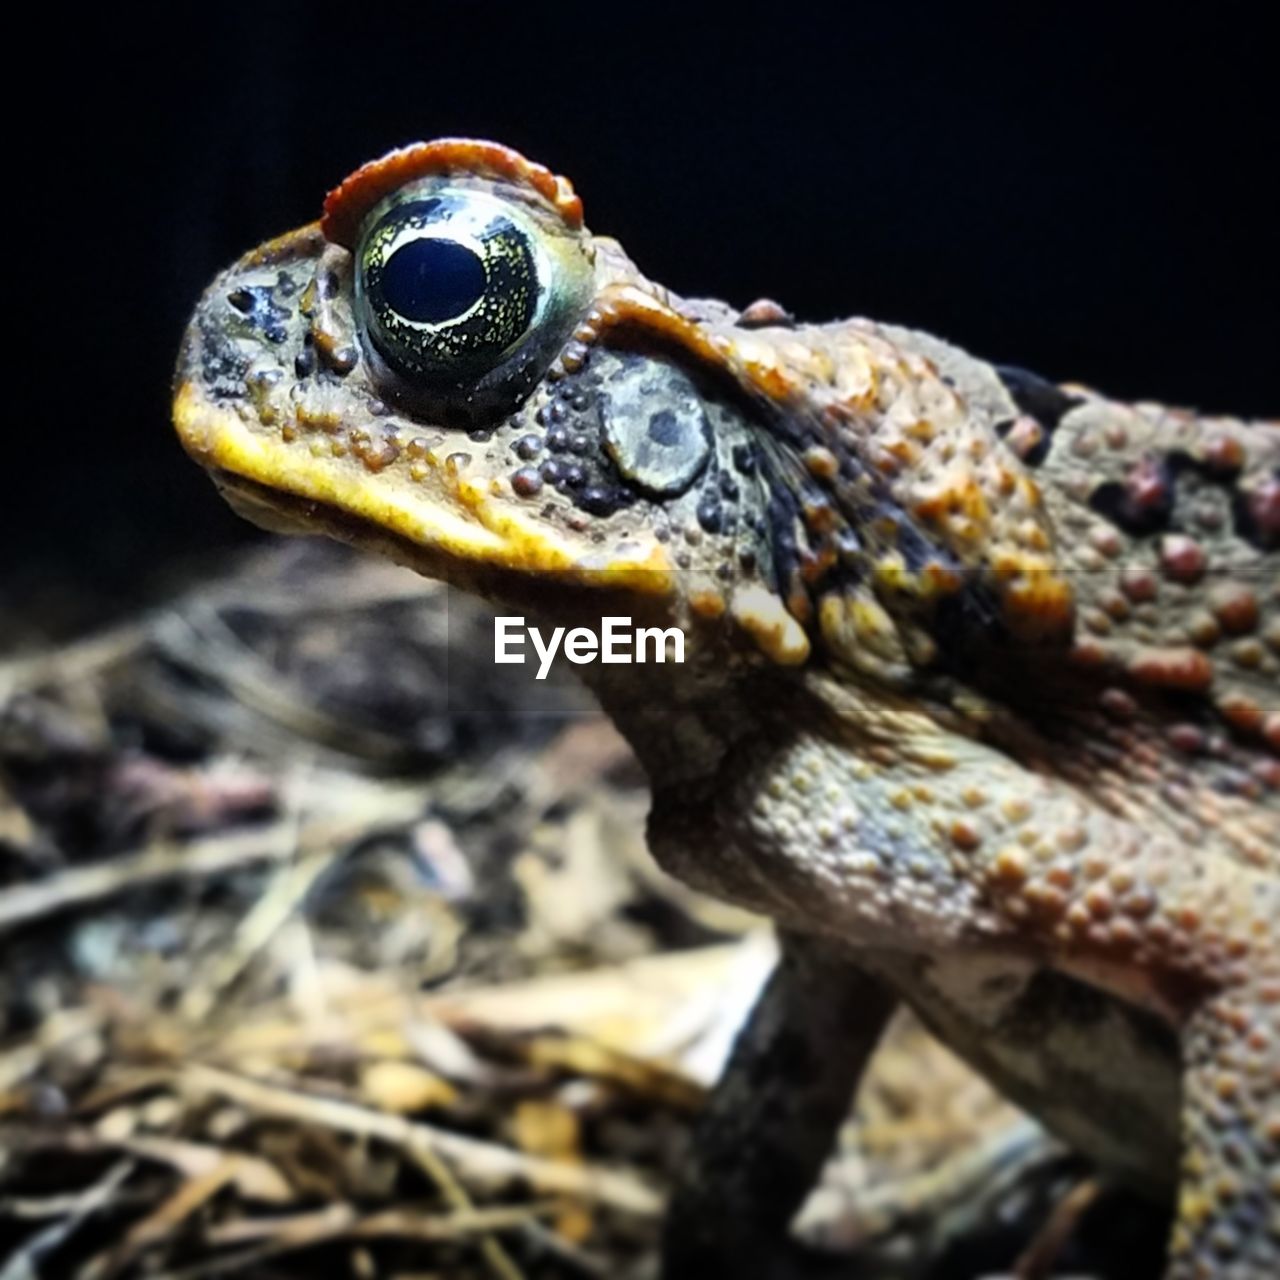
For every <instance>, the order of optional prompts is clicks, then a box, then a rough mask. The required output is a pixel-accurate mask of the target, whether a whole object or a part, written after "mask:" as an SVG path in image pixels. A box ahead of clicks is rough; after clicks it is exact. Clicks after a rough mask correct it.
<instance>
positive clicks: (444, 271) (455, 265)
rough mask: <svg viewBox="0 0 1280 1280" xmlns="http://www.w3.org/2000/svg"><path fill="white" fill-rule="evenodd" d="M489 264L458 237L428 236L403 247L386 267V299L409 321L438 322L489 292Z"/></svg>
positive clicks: (384, 294) (394, 254)
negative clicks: (449, 238)
mask: <svg viewBox="0 0 1280 1280" xmlns="http://www.w3.org/2000/svg"><path fill="white" fill-rule="evenodd" d="M485 287H486V280H485V273H484V264H483V263H482V262H481V261H480V259H479V258H478V257H477V256H476V255H475V254H474V253H473V252H472V251H471V250H470V249H468V248H467V247H466V245H461V244H458V243H456V242H455V241H453V240H443V239H434V238H423V239H418V240H410V241H409V242H408V243H407V244H403V245H401V246H400V248H398V249H397V250H396V251H395V252H394V253H393V254H392V255H391V257H390V258H388V259H387V261H386V262H385V263H384V264H383V267H382V297H383V299H384V301H385V302H386V303H387V305H388V306H389V307H390V308H391V309H392V310H393V311H395V312H397V313H398V314H399V315H401V316H403V317H404V318H405V319H406V320H412V321H417V322H419V323H424V324H439V323H440V322H441V321H444V320H451V319H453V318H454V317H455V316H460V315H462V314H463V313H464V312H465V311H467V310H469V309H470V308H471V307H473V306H474V305H475V304H476V302H478V301H479V300H480V298H481V297H483V296H484V291H485Z"/></svg>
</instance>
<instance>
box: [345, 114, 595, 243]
mask: <svg viewBox="0 0 1280 1280" xmlns="http://www.w3.org/2000/svg"><path fill="white" fill-rule="evenodd" d="M452 173H460V174H472V175H474V176H477V177H482V178H497V179H499V180H501V181H504V182H513V183H517V184H519V185H521V186H526V187H530V188H532V189H533V190H534V191H536V192H537V194H538V195H539V196H541V197H542V198H543V200H545V201H546V202H547V204H549V205H550V206H551V207H552V208H553V209H554V210H555V211H556V213H558V214H559V215H560V218H561V219H562V220H563V222H564V224H565V226H567V227H568V228H569V230H570V231H578V230H580V229H581V227H582V201H581V200H580V199H579V198H578V196H577V194H576V193H575V192H574V189H573V185H572V184H571V183H570V182H569V179H568V178H562V177H560V176H559V175H558V174H554V173H552V172H551V170H550V169H548V168H546V167H545V166H544V165H540V164H534V163H533V161H531V160H526V159H525V158H524V156H522V155H521V154H520V153H519V152H518V151H513V150H512V149H511V148H510V147H504V146H502V145H501V144H500V143H497V142H484V141H482V140H480V139H477V138H437V139H436V140H435V141H434V142H415V143H413V144H411V145H410V146H407V147H400V148H398V149H397V150H395V151H389V152H388V153H387V154H386V155H385V156H383V157H381V159H378V160H371V161H370V162H369V163H368V164H364V165H361V166H360V168H358V169H357V170H356V171H355V172H354V173H353V174H351V175H350V176H349V177H347V178H344V179H343V180H342V182H340V183H339V184H338V185H337V186H336V187H334V189H333V190H332V191H330V192H329V194H328V195H327V196H326V197H325V201H324V217H323V219H322V220H321V223H320V227H321V230H323V232H324V235H325V239H326V240H329V241H330V242H331V243H333V244H338V245H341V246H342V247H343V248H344V249H350V248H352V246H353V245H354V244H355V240H356V236H357V235H358V234H359V231H360V224H361V222H363V221H364V217H365V215H366V214H367V213H368V212H369V210H370V209H372V208H373V206H374V205H376V204H377V203H378V201H379V200H381V199H383V197H385V196H388V195H390V194H391V192H393V191H395V190H396V189H397V188H399V187H402V186H404V184H405V183H406V182H412V181H414V179H416V178H423V177H427V176H428V175H430V174H440V175H444V176H447V175H448V174H452Z"/></svg>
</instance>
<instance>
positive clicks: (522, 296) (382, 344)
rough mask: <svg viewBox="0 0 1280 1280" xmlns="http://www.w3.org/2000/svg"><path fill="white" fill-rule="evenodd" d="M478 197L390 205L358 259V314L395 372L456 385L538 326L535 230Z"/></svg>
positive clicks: (540, 260) (543, 291)
mask: <svg viewBox="0 0 1280 1280" xmlns="http://www.w3.org/2000/svg"><path fill="white" fill-rule="evenodd" d="M517 218H518V214H517V213H516V212H515V211H509V210H508V209H506V208H505V207H504V205H503V204H502V203H501V202H500V201H497V200H494V199H491V198H489V197H486V196H484V195H482V194H480V193H474V192H465V193H464V192H458V193H447V194H442V195H438V196H432V197H430V198H427V199H419V200H411V201H408V202H406V203H402V204H398V205H394V206H393V207H392V208H390V209H389V210H388V211H387V212H385V213H384V214H383V215H382V217H381V218H379V219H378V220H377V221H376V222H375V223H374V224H373V225H372V227H370V229H369V230H368V232H367V233H366V234H365V236H364V238H363V240H362V242H361V244H360V246H359V249H358V252H357V258H356V263H357V268H356V311H357V315H358V317H359V319H360V321H361V323H362V324H363V325H364V327H365V330H366V332H367V334H368V336H369V339H370V340H371V341H372V343H373V345H374V346H375V347H376V348H377V349H378V352H379V353H380V354H381V355H382V357H383V358H384V359H385V360H386V362H387V364H388V365H390V366H391V368H392V369H393V370H395V371H396V372H397V373H399V374H401V375H402V376H404V377H405V378H407V379H409V380H411V381H412V382H415V383H420V384H427V385H431V384H442V383H448V384H452V385H458V384H460V383H464V382H467V381H471V380H474V379H477V378H479V377H481V376H482V375H484V374H485V373H487V372H488V371H490V370H492V369H493V368H495V366H497V365H498V364H499V363H501V361H502V360H503V359H504V357H505V356H507V355H508V353H510V352H511V351H512V350H513V348H515V347H516V346H517V344H519V343H520V341H521V340H522V339H524V338H525V337H526V336H527V335H528V334H529V333H530V331H531V330H532V329H533V328H534V326H535V324H536V323H537V321H538V319H539V318H540V314H541V312H542V311H543V310H544V305H545V300H546V295H547V290H548V287H549V285H550V284H551V281H550V280H549V278H548V277H549V276H550V269H549V265H548V262H547V260H546V257H545V255H543V254H542V253H541V252H540V251H539V248H538V244H537V240H536V230H535V229H534V228H532V227H526V226H523V225H520V222H519V221H517Z"/></svg>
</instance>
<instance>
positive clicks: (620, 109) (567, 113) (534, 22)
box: [0, 0, 1280, 597]
mask: <svg viewBox="0 0 1280 1280" xmlns="http://www.w3.org/2000/svg"><path fill="white" fill-rule="evenodd" d="M1251 8H1252V10H1253V12H1254V13H1256V14H1258V15H1259V17H1256V18H1255V17H1251V16H1250V12H1251ZM1162 10H1163V13H1162V15H1161V16H1160V17H1158V18H1157V17H1155V16H1154V11H1153V13H1152V15H1151V16H1149V17H1148V15H1146V14H1143V13H1142V12H1141V11H1140V10H1139V9H1137V8H1131V7H1128V6H1123V5H1120V4H1113V5H1110V6H1105V7H1104V6H1098V7H1096V8H1095V7H1092V6H1089V5H1080V4H1076V5H1061V6H1058V5H1045V4H1028V3H1024V4H1021V5H1017V6H992V5H976V6H975V5H964V4H945V5H943V4H940V5H908V4H899V5H887V4H884V3H881V4H873V5H864V4H857V3H854V4H847V5H843V6H840V7H839V8H838V9H837V8H836V7H834V6H833V7H831V8H830V9H829V11H828V10H819V9H818V8H817V6H813V5H804V4H798V3H790V4H786V3H775V4H772V5H769V6H758V5H745V4H743V5H738V6H734V7H731V8H723V7H718V6H717V7H715V8H712V7H709V6H699V5H696V4H693V3H686V4H684V5H677V6H667V5H656V4H654V5H650V4H643V3H634V2H631V3H627V2H624V0H617V2H615V3H609V2H608V0H601V3H599V4H597V5H594V6H590V7H588V6H570V5H559V6H556V7H555V8H550V7H548V6H546V5H545V4H542V3H536V4H535V3H530V4H528V5H526V6H523V7H516V6H503V5H493V4H485V3H479V4H469V3H456V4H449V5H444V4H437V3H430V2H428V0H424V2H423V3H419V4H415V5H405V6H398V5H397V6H387V5H379V4H375V3H367V4H360V3H352V4H349V5H332V4H325V3H310V4H296V5H295V4H289V3H271V2H270V0H260V2H259V3H256V4H227V5H224V6H219V7H216V8H215V7H212V6H209V7H206V6H200V5H170V6H164V7H160V6H156V7H155V8H154V10H152V9H150V8H148V9H147V11H146V13H145V14H144V15H134V16H129V17H121V16H119V15H118V14H100V15H99V16H98V17H96V18H93V19H86V18H82V17H77V16H75V15H74V14H72V13H71V12H70V11H69V10H62V11H57V12H55V11H54V10H52V9H50V10H49V12H48V13H47V14H46V15H45V22H46V24H47V25H46V29H45V30H44V31H40V32H33V33H30V34H27V35H20V34H15V35H14V37H13V38H12V39H10V40H9V41H8V44H9V59H10V84H11V85H12V84H13V82H14V81H13V76H15V75H16V74H18V73H19V72H21V73H22V74H23V76H24V77H26V78H27V79H24V81H23V83H24V84H26V85H28V87H25V88H23V89H22V90H21V100H20V101H19V103H18V104H17V105H16V106H14V107H11V108H10V110H9V113H8V121H7V129H6V135H7V149H8V151H9V163H10V172H9V182H8V204H9V210H10V216H11V228H12V229H11V231H10V233H9V240H8V245H7V248H6V252H7V256H8V259H9V263H8V269H7V271H6V273H5V274H6V277H7V280H8V290H7V298H6V302H7V306H6V307H5V310H6V312H7V313H8V318H9V321H10V323H11V324H13V326H14V329H15V331H16V332H15V334H14V336H12V337H11V338H10V339H9V340H7V341H6V344H5V351H6V354H7V355H8V357H9V359H8V362H7V368H6V369H5V381H6V383H7V389H8V394H7V396H6V397H5V402H6V405H7V413H6V419H7V420H6V421H5V422H4V426H3V430H4V432H5V442H6V444H7V446H8V447H7V448H5V449H4V450H3V451H2V453H0V459H2V461H0V467H2V470H0V520H2V521H3V537H2V539H0V548H2V550H0V556H2V557H3V559H0V585H4V584H8V585H9V586H10V587H12V585H13V584H14V583H15V582H17V583H30V582H32V581H36V580H38V581H39V582H42V583H46V584H47V583H51V582H54V583H70V584H73V586H74V589H76V590H83V591H86V592H97V593H98V594H99V595H103V596H108V597H109V596H110V595H111V594H112V593H117V594H124V595H128V594H133V592H134V591H135V590H136V588H137V586H138V584H139V583H140V582H144V581H146V580H147V578H148V576H149V575H152V574H153V573H154V572H155V570H156V567H157V566H158V565H159V564H160V563H161V562H162V561H165V560H168V559H170V558H171V557H172V556H173V555H175V554H183V553H189V552H192V551H195V550H196V549H201V548H203V549H205V550H206V551H213V552H215V553H216V552H217V550H218V549H221V548H226V547H229V546H231V545H232V544H233V543H234V542H236V541H237V540H239V539H243V538H245V537H248V536H251V535H250V534H249V532H248V530H247V528H242V526H241V525H240V524H239V523H238V522H237V521H236V520H235V518H234V517H233V516H232V515H231V514H230V513H229V512H228V511H226V510H224V508H223V506H222V504H221V503H220V501H219V500H218V499H217V497H216V495H215V494H214V492H213V490H212V488H211V486H210V485H209V484H208V482H207V481H206V480H205V479H204V477H203V476H202V475H201V474H200V473H199V472H198V470H197V469H196V468H195V467H194V466H192V465H191V464H190V463H189V462H187V461H186V459H185V458H184V457H183V456H182V454H181V452H180V450H179V448H178V446H177V444H176V443H175V441H174V439H173V437H172V434H171V432H170V430H169V427H168V405H167V399H168V386H169V376H170V368H171V364H172V360H173V355H174V351H175V349H176V346H177V343H178V339H179V335H180V333H181V329H182V325H183V322H184V319H185V317H186V315H187V313H188V311H189V310H190V308H191V306H192V304H193V303H194V301H195V299H196V296H197V295H198V293H199V291H200V289H201V287H202V286H203V285H204V283H205V282H206V280H207V279H208V277H209V276H210V275H212V273H213V272H214V271H215V270H217V269H218V268H219V267H221V266H222V265H224V264H225V263H226V262H227V261H228V260H229V259H231V258H232V257H234V256H236V255H238V254H239V253H240V252H242V251H243V250H244V249H246V248H248V247H250V246H251V245H253V244H255V243H256V242H258V241H260V240H262V239H264V238H266V237H267V236H269V235H272V234H275V233H277V232H279V231H281V230H284V229H286V228H288V227H290V226H292V225H295V224H297V223H300V222H305V221H309V220H310V219H312V218H313V217H315V216H316V215H317V213H318V211H319V204H320V200H321V198H322V196H323V194H324V192H325V190H326V189H327V188H328V187H330V186H332V185H333V184H334V183H336V182H337V181H338V180H339V179H341V177H342V176H343V175H344V174H345V173H346V172H347V171H348V170H350V169H351V168H353V167H355V166H356V165H357V164H359V163H361V162H362V161H364V160H366V159H368V158H370V157H372V156H374V155H376V154H379V153H381V152H382V151H384V150H386V149H387V148H389V147H391V146H392V145H396V144H399V143H403V142H407V141H411V140H414V139H417V138H427V137H431V136H435V135H440V134H446V133H466V134H473V135H477V136H481V137H485V136H490V137H494V138H497V139H499V140H501V141H504V142H507V143H509V144H511V145H514V146H516V147H517V148H519V149H521V150H523V151H525V153H526V154H528V155H530V156H531V157H533V158H534V159H537V160H541V161H542V162H543V163H546V164H548V165H549V166H551V167H552V168H553V169H556V170H557V171H559V172H563V173H566V174H568V175H570V176H571V178H572V179H573V181H574V183H575V185H576V187H577V189H578V190H579V192H580V193H581V194H582V195H583V196H584V199H585V204H586V213H587V221H588V224H589V225H590V226H591V227H592V228H593V229H595V230H598V231H606V232H608V233H610V234H613V235H616V236H617V237H619V238H620V239H621V240H622V241H623V243H624V244H625V245H626V246H627V248H628V250H629V252H630V253H631V255H632V256H633V257H634V258H635V259H636V260H637V262H638V263H639V264H640V266H641V268H642V269H643V270H645V271H646V272H647V273H648V274H649V275H651V276H653V277H655V278H656V279H658V280H660V281H662V282H663V283H666V284H669V285H670V286H672V287H673V288H675V289H677V290H679V291H680V292H682V293H686V294H712V295H719V296H723V297H725V298H728V299H729V300H730V301H733V302H735V303H737V304H739V305H741V304H745V303H746V302H747V301H749V300H750V299H751V298H752V297H754V296H756V295H757V294H767V295H771V296H774V297H776V298H778V299H779V300H781V301H782V302H784V303H785V304H786V305H787V306H789V307H790V308H791V309H792V310H794V311H795V312H797V313H798V314H799V315H800V316H802V317H804V318H832V317H838V316H842V315H846V314H851V313H860V314H866V315H872V316H875V317H877V318H879V319H884V320H892V321H896V322H900V323H907V324H911V325H915V326H919V327H923V328H927V329H930V330H933V331H935V332H937V333H939V334H941V335H943V336H946V337H949V338H951V339H953V340H955V341H957V342H959V343H960V344H961V345H964V346H966V347H968V348H969V349H971V350H973V351H975V352H978V353H981V354H983V355H986V356H988V357H990V358H993V359H999V360H1002V361H1008V362H1014V363H1019V364H1022V365H1025V366H1027V367H1030V368H1032V369H1035V370H1037V371H1039V372H1041V373H1043V374H1045V375H1047V376H1050V377H1055V378H1072V379H1078V380H1081V381H1086V382H1090V383H1092V384H1094V385H1096V386H1099V387H1101V388H1104V389H1106V390H1108V391H1111V392H1113V393H1114V394H1117V395H1122V396H1130V397H1144V396H1146V397H1152V398H1160V399H1164V400H1168V401H1171V402H1178V403H1185V404H1191V405H1195V406H1199V407H1201V408H1204V409H1207V410H1220V411H1232V412H1236V413H1246V414H1248V413H1253V414H1267V413H1271V414H1273V415H1274V414H1275V413H1276V412H1277V411H1278V410H1280V389H1277V388H1276V387H1275V386H1274V385H1273V379H1274V375H1275V371H1276V368H1277V362H1276V358H1275V355H1274V349H1275V339H1276V336H1277V324H1276V322H1275V308H1276V301H1277V286H1278V285H1280V272H1278V271H1277V252H1276V244H1277V231H1276V214H1277V207H1276V202H1275V197H1274V192H1273V190H1272V184H1273V181H1274V175H1275V170H1276V167H1277V163H1278V162H1277V152H1280V137H1278V135H1280V127H1278V126H1280V111H1278V109H1277V81H1278V79H1280V76H1278V74H1277V71H1278V69H1280V55H1278V54H1277V52H1276V44H1275V40H1274V37H1273V36H1271V35H1269V34H1268V32H1267V31H1266V30H1265V29H1264V27H1263V26H1262V19H1261V17H1260V15H1261V14H1262V13H1263V7H1262V6H1245V5H1235V4H1222V3H1219V4H1216V5H1195V6H1179V7H1178V11H1177V12H1176V13H1175V12H1174V11H1173V9H1172V7H1170V8H1166V7H1164V6H1162ZM123 12H124V10H123V8H121V10H120V13H123Z"/></svg>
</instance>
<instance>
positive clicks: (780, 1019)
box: [663, 935, 896, 1280]
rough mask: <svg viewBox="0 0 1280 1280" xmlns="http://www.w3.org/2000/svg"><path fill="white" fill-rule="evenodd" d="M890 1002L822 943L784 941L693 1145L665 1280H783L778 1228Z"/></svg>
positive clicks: (785, 1257)
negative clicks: (720, 1279) (719, 1279)
mask: <svg viewBox="0 0 1280 1280" xmlns="http://www.w3.org/2000/svg"><path fill="white" fill-rule="evenodd" d="M895 1003H896V998H895V997H894V995H893V994H892V992H891V991H890V990H889V988H888V987H887V986H885V984H884V983H882V982H881V981H880V980H879V979H877V978H873V977H871V976H870V975H868V974H866V973H864V972H862V971H861V970H860V969H858V968H857V967H856V966H855V965H854V964H853V963H852V962H851V961H850V959H849V957H848V955H847V954H842V953H839V952H837V951H835V950H834V949H832V948H831V947H830V946H829V945H828V944H824V943H820V942H815V941H813V940H812V939H805V938H800V937H795V936H790V935H784V937H783V939H782V958H781V960H780V961H779V963H778V967H777V969H776V970H775V972H774V974H773V977H772V978H771V979H770V981H769V984H768V986H767V987H766V988H765V991H764V993H763V994H762V995H761V997H760V1000H759V1002H758V1003H757V1005H756V1007H755V1009H754V1010H753V1011H752V1014H751V1018H750V1020H749V1022H748V1023H747V1025H746V1027H744V1029H743V1031H742V1033H741V1035H740V1036H739V1038H738V1043H737V1045H736V1046H735V1048H734V1052H733V1056H732V1058H731V1060H730V1062H729V1065H728V1067H727V1068H726V1070H725V1073H724V1076H723V1078H722V1079H721V1082H720V1084H719V1086H718V1087H717V1089H716V1092H715V1094H714V1096H713V1097H712V1099H711V1102H710V1103H709V1104H708V1107H707V1110H706V1112H705V1113H704V1114H703V1116H702V1119H701V1121H700V1123H699V1125H698V1129H697V1132H696V1134H695V1137H694V1149H693V1151H692V1153H691V1155H690V1158H689V1160H688V1162H687V1164H686V1167H685V1169H684V1170H683V1173H682V1177H681V1181H680V1184H679V1186H678V1187H677V1189H676V1192H675V1196H674V1199H673V1202H672V1205H671V1210H670V1216H669V1217H668V1221H667V1231H666V1240H665V1248H664V1255H665V1257H664V1269H663V1275H664V1277H665V1280H703V1278H704V1277H708V1276H721V1275H724V1276H730V1275H731V1276H737V1277H741V1278H743V1280H785V1278H786V1277H788V1276H790V1275H793V1274H796V1272H797V1270H798V1269H797V1267H796V1265H795V1264H796V1263H797V1261H798V1258H799V1254H800V1249H799V1246H797V1245H795V1244H793V1243H792V1242H791V1240H790V1239H789V1237H788V1234H787V1229H788V1227H789V1226H790V1224H791V1221H792V1219H793V1218H794V1217H795V1215H796V1213H797V1211H798V1210H799V1208H800V1205H801V1202H802V1201H803V1199H804V1197H805V1195H806V1194H807V1193H808V1192H809V1191H810V1190H811V1189H812V1187H813V1186H814V1184H815V1183H816V1182H817V1179H818V1173H819V1171H820V1169H821V1167H822V1163H823V1161H824V1160H825V1159H826V1157H827V1156H828V1155H829V1154H830V1152H831V1149H832V1147H833V1145H834V1143H835V1139H836V1134H837V1132H838V1130H839V1127H840V1124H841V1122H842V1121H843V1120H844V1118H845V1117H846V1116H847V1115H848V1113H849V1107H850V1104H851V1101H852V1098H853V1094H854V1092H855V1090H856V1088H857V1085H858V1081H859V1079H860V1078H861V1076H862V1072H863V1069H864V1068H865V1066H866V1064H867V1061H868V1060H869V1058H870V1057H871V1054H872V1051H873V1050H874V1049H875V1046H876V1043H877V1042H878V1041H879V1039H880V1034H881V1032H882V1031H883V1030H884V1027H885V1024H886V1023H887V1022H888V1020H889V1015H890V1014H891V1013H892V1012H893V1009H894V1005H895Z"/></svg>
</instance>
